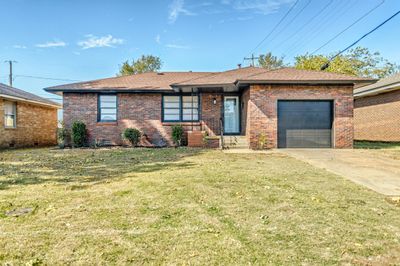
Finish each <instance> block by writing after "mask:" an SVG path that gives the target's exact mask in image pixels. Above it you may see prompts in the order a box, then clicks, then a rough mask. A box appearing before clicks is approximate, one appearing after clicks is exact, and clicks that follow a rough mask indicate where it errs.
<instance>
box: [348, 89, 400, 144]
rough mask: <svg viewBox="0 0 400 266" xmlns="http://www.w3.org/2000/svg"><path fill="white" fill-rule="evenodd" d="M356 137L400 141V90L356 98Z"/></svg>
mask: <svg viewBox="0 0 400 266" xmlns="http://www.w3.org/2000/svg"><path fill="white" fill-rule="evenodd" d="M354 138H355V139H356V140H369V141H400V90H397V91H392V92H387V93H383V94H379V95H374V96H369V97H363V98H358V99H355V101H354Z"/></svg>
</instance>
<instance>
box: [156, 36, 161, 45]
mask: <svg viewBox="0 0 400 266" xmlns="http://www.w3.org/2000/svg"><path fill="white" fill-rule="evenodd" d="M155 40H156V43H158V44H161V36H160V34H157V36H156V38H155Z"/></svg>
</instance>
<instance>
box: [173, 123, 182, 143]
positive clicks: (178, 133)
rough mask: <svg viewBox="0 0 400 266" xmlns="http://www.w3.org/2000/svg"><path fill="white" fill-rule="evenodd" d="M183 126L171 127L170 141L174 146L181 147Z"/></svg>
mask: <svg viewBox="0 0 400 266" xmlns="http://www.w3.org/2000/svg"><path fill="white" fill-rule="evenodd" d="M183 133H184V131H183V126H182V125H174V126H172V140H173V141H174V143H175V145H176V146H181V145H182V141H183Z"/></svg>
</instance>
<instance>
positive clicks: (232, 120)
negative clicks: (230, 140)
mask: <svg viewBox="0 0 400 266" xmlns="http://www.w3.org/2000/svg"><path fill="white" fill-rule="evenodd" d="M239 107H240V106H239V96H225V97H224V133H225V134H228V135H229V134H239V133H240V115H239V112H240V108H239Z"/></svg>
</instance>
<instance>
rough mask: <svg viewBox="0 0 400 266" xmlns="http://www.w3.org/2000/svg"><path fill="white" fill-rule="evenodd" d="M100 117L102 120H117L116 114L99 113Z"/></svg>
mask: <svg viewBox="0 0 400 266" xmlns="http://www.w3.org/2000/svg"><path fill="white" fill-rule="evenodd" d="M100 119H101V120H102V121H115V120H117V115H115V114H101V116H100Z"/></svg>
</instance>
